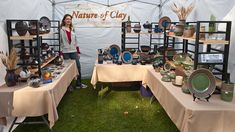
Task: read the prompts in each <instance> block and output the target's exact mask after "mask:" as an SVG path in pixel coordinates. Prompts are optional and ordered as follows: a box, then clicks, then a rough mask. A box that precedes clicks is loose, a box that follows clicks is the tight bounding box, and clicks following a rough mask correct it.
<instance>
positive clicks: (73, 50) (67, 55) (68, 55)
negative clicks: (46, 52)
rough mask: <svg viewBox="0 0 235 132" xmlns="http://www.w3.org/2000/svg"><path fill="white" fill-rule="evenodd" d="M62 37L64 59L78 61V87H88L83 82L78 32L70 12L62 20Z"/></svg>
mask: <svg viewBox="0 0 235 132" xmlns="http://www.w3.org/2000/svg"><path fill="white" fill-rule="evenodd" d="M60 38H61V49H62V53H63V56H64V59H73V60H75V61H76V63H77V68H78V72H79V75H78V77H77V81H76V84H77V87H78V88H86V87H87V86H86V85H85V84H82V83H81V80H82V79H81V64H80V61H79V59H80V51H79V47H78V42H77V39H76V34H75V31H74V29H73V24H72V16H71V15H70V14H65V15H64V17H63V19H62V22H61V30H60Z"/></svg>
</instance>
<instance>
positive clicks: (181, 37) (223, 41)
mask: <svg viewBox="0 0 235 132" xmlns="http://www.w3.org/2000/svg"><path fill="white" fill-rule="evenodd" d="M167 36H169V37H174V38H179V39H185V40H191V41H195V40H196V39H195V38H192V37H191V38H186V37H183V36H175V35H167ZM199 42H200V43H203V44H229V42H228V41H226V40H199Z"/></svg>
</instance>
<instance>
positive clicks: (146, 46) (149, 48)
mask: <svg viewBox="0 0 235 132" xmlns="http://www.w3.org/2000/svg"><path fill="white" fill-rule="evenodd" d="M140 49H141V51H142V52H149V51H150V50H151V47H150V46H148V45H141V46H140Z"/></svg>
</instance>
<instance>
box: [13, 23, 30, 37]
mask: <svg viewBox="0 0 235 132" xmlns="http://www.w3.org/2000/svg"><path fill="white" fill-rule="evenodd" d="M28 28H29V27H28V23H27V22H25V21H18V22H17V23H16V24H15V29H16V32H17V33H18V34H19V36H24V35H25V34H26V33H27V31H28Z"/></svg>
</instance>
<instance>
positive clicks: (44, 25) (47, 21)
mask: <svg viewBox="0 0 235 132" xmlns="http://www.w3.org/2000/svg"><path fill="white" fill-rule="evenodd" d="M40 22H41V23H42V28H43V29H44V30H45V32H47V33H48V32H50V28H51V21H50V19H49V18H47V17H45V16H43V17H41V18H40Z"/></svg>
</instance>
